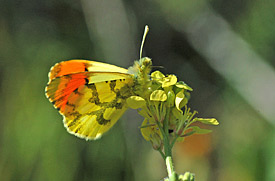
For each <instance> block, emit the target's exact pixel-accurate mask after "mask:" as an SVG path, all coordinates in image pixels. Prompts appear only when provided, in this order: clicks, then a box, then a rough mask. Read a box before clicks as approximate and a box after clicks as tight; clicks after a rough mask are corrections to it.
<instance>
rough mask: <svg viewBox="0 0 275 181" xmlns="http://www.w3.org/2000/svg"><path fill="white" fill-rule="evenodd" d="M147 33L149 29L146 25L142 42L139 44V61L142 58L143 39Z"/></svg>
mask: <svg viewBox="0 0 275 181" xmlns="http://www.w3.org/2000/svg"><path fill="white" fill-rule="evenodd" d="M148 32H149V27H148V26H147V25H146V26H145V29H144V33H143V38H142V42H141V46H140V51H139V58H140V59H141V57H142V49H143V45H144V42H145V38H146V35H147V33H148Z"/></svg>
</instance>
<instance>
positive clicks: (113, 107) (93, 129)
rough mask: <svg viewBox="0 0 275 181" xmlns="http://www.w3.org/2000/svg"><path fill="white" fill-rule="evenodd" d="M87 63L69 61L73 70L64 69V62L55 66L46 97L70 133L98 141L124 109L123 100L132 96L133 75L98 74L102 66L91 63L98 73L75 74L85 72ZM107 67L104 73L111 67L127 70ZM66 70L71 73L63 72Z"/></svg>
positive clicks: (101, 72)
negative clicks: (60, 115)
mask: <svg viewBox="0 0 275 181" xmlns="http://www.w3.org/2000/svg"><path fill="white" fill-rule="evenodd" d="M87 62H88V63H89V61H84V62H83V61H82V60H81V61H79V64H77V61H69V64H70V65H74V66H75V67H76V68H77V69H76V70H72V68H64V67H63V65H64V63H66V62H62V63H60V64H56V65H55V66H54V67H53V68H52V69H51V72H50V74H49V77H50V81H49V83H48V85H47V87H46V95H47V97H48V98H49V100H50V101H51V102H52V103H53V104H54V106H55V107H56V108H57V109H58V110H59V112H60V113H61V114H62V115H63V117H64V118H63V122H64V125H65V127H66V128H67V130H68V131H69V132H70V133H72V134H75V135H77V136H79V137H81V138H85V139H97V138H99V137H101V135H102V134H103V133H105V132H106V131H108V130H109V129H110V128H111V127H112V126H113V125H114V124H115V123H116V121H117V120H118V119H119V118H120V117H121V116H122V114H123V113H124V112H125V110H126V109H127V107H126V104H125V101H126V98H128V97H129V96H131V87H132V85H133V76H132V75H131V74H127V73H124V72H103V71H99V70H100V68H99V67H100V66H103V65H105V64H103V63H99V64H97V62H96V63H95V62H93V63H94V64H96V65H97V66H95V65H94V67H97V68H96V70H97V71H95V72H91V71H84V72H77V71H81V70H83V69H84V70H87V69H88V68H87V67H85V66H86V65H87ZM83 63H85V66H84V67H83ZM89 65H91V64H89ZM99 65H100V66H99ZM106 65H107V70H108V68H109V69H111V67H115V71H116V70H117V71H118V70H120V69H121V70H122V71H124V70H126V69H123V68H119V67H118V69H116V66H113V65H109V64H106ZM64 66H65V65H64ZM66 66H67V65H66ZM69 69H70V71H71V72H73V73H71V74H70V73H69V72H68V71H66V70H69ZM90 70H91V69H90ZM51 78H53V79H51Z"/></svg>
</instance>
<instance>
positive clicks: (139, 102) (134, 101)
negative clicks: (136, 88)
mask: <svg viewBox="0 0 275 181" xmlns="http://www.w3.org/2000/svg"><path fill="white" fill-rule="evenodd" d="M126 102H127V105H128V106H129V107H130V108H132V109H138V108H141V107H143V106H145V104H146V101H145V100H144V99H143V98H142V97H139V96H131V97H129V98H128V99H127V100H126Z"/></svg>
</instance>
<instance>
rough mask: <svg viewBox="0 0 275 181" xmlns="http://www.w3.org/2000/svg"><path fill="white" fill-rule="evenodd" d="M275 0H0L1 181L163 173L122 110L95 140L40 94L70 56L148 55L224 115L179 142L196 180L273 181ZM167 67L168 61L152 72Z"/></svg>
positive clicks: (196, 101) (199, 101) (181, 157)
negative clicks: (70, 125) (78, 133)
mask: <svg viewBox="0 0 275 181" xmlns="http://www.w3.org/2000/svg"><path fill="white" fill-rule="evenodd" d="M274 7H275V1H274V0H262V1H259V0H244V1H237V0H233V1H225V0H211V1H210V0H209V1H207V0H196V1H190V0H186V1H178V0H172V1H165V0H152V1H146V0H141V1H138V0H134V1H126V0H112V1H107V0H100V1H99V0H82V1H73V0H55V1H53V0H48V1H42V0H29V1H20V0H13V1H9V0H0V93H1V94H0V96H1V97H0V99H1V101H2V104H1V107H0V114H1V118H0V180H137V181H138V180H161V179H163V178H164V177H166V176H167V173H166V170H165V163H164V162H163V160H162V158H161V156H160V155H159V153H158V152H157V151H154V150H153V149H152V148H151V144H150V143H149V142H146V141H145V140H144V139H143V138H142V136H141V134H140V131H139V129H138V127H139V126H140V125H141V123H142V121H143V120H142V117H140V116H139V115H138V114H137V113H136V111H134V110H129V111H128V112H127V113H126V114H125V115H124V116H123V117H122V118H121V119H120V121H118V123H117V124H116V125H115V126H114V127H113V128H112V129H111V130H110V131H109V132H108V133H106V134H105V135H104V136H103V138H102V139H100V140H97V141H89V142H86V141H85V140H81V139H78V138H77V137H75V136H72V135H70V134H68V133H67V132H66V130H65V129H64V127H63V123H62V117H61V116H60V115H59V114H58V111H56V110H55V109H54V108H53V106H52V105H51V104H50V103H49V101H48V100H47V98H46V97H45V95H44V88H45V86H46V84H47V81H48V72H49V70H50V67H51V66H52V65H54V64H55V63H57V62H60V61H64V60H70V59H74V58H81V59H88V60H97V61H102V62H105V63H110V64H115V65H118V66H121V67H125V68H127V67H129V66H131V65H132V64H133V61H134V60H137V59H138V58H139V47H140V43H141V38H142V35H143V31H144V26H145V25H146V24H147V25H148V26H149V28H150V31H149V34H148V36H147V39H146V42H145V46H144V50H143V55H144V56H148V57H150V58H152V61H153V64H154V65H155V66H156V67H157V68H155V69H154V70H156V69H159V70H160V71H161V72H163V73H165V74H175V75H177V77H178V79H179V80H183V81H185V82H186V83H187V84H188V85H189V86H191V87H192V88H193V89H194V91H193V92H192V93H191V100H190V102H189V106H190V107H191V108H192V109H193V110H197V111H198V112H199V114H198V116H199V117H215V118H217V119H218V121H219V122H220V125H219V126H217V127H211V129H213V133H211V134H208V135H194V136H191V137H190V138H187V139H186V140H185V142H183V143H179V144H177V145H176V146H175V148H174V160H175V167H176V171H177V172H178V173H184V172H186V171H190V172H192V173H195V174H196V180H198V181H207V180H211V181H215V180H216V181H231V180H240V181H254V180H255V181H256V180H257V181H258V180H266V181H270V180H275V172H274V170H275V154H274V150H275V140H274V138H275V134H274V125H275V114H274V107H275V93H274V92H275V70H274V66H275V61H274V58H275V53H274V52H275V51H274V49H275V21H274V20H275V11H274ZM159 66H163V67H164V68H158V67H159Z"/></svg>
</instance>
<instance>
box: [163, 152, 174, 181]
mask: <svg viewBox="0 0 275 181" xmlns="http://www.w3.org/2000/svg"><path fill="white" fill-rule="evenodd" d="M165 162H166V167H167V172H168V177H169V181H177V174H176V172H175V170H174V165H173V160H172V157H170V156H168V157H166V159H165Z"/></svg>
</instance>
